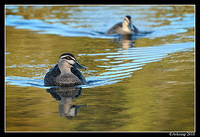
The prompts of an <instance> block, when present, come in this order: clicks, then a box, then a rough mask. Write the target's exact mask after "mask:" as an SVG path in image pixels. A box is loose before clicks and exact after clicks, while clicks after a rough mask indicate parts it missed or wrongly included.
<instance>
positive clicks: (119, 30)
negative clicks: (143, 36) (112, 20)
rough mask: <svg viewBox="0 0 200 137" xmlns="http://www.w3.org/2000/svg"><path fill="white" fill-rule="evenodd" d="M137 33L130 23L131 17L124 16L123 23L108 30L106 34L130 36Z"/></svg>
mask: <svg viewBox="0 0 200 137" xmlns="http://www.w3.org/2000/svg"><path fill="white" fill-rule="evenodd" d="M138 32H139V31H138V29H137V28H136V27H135V26H134V25H132V23H131V17H130V16H128V15H127V16H125V18H124V21H123V22H119V23H117V24H115V25H114V26H113V27H112V28H110V29H109V30H108V32H107V34H123V35H130V34H133V33H138Z"/></svg>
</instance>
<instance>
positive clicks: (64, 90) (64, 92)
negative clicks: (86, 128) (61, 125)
mask: <svg viewBox="0 0 200 137" xmlns="http://www.w3.org/2000/svg"><path fill="white" fill-rule="evenodd" d="M47 92H49V93H50V94H51V95H52V96H53V97H54V98H56V100H59V101H60V103H59V107H58V111H59V113H60V116H61V117H67V118H71V117H74V116H76V115H77V112H78V109H79V108H80V107H83V106H86V105H73V104H72V100H73V99H74V98H77V97H79V96H80V95H81V93H82V88H81V87H58V88H50V89H47Z"/></svg>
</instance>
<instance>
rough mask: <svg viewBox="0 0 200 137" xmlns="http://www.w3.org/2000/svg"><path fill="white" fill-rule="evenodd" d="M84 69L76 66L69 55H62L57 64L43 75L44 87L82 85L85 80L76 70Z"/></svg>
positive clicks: (75, 62)
mask: <svg viewBox="0 0 200 137" xmlns="http://www.w3.org/2000/svg"><path fill="white" fill-rule="evenodd" d="M76 67H79V68H82V69H86V68H85V67H84V66H81V65H80V64H78V62H77V61H76V60H75V57H74V56H73V55H72V54H70V53H65V54H62V55H61V56H60V58H59V61H58V64H56V65H55V66H54V68H51V69H50V70H49V72H47V74H46V75H45V78H44V85H45V86H72V85H84V84H86V83H87V82H86V80H85V78H84V76H83V75H82V74H81V72H80V71H79V70H78V69H77V68H76Z"/></svg>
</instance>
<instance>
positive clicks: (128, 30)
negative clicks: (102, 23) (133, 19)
mask: <svg viewBox="0 0 200 137" xmlns="http://www.w3.org/2000/svg"><path fill="white" fill-rule="evenodd" d="M129 25H131V24H129ZM122 29H123V31H126V32H131V30H130V29H129V27H128V26H127V25H126V24H125V23H124V22H123V23H122Z"/></svg>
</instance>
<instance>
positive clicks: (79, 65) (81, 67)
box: [74, 61, 87, 70]
mask: <svg viewBox="0 0 200 137" xmlns="http://www.w3.org/2000/svg"><path fill="white" fill-rule="evenodd" d="M75 62H76V63H75V65H74V66H75V67H77V68H80V69H85V70H86V69H87V68H86V67H85V66H83V65H81V64H79V63H78V62H77V61H75Z"/></svg>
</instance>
